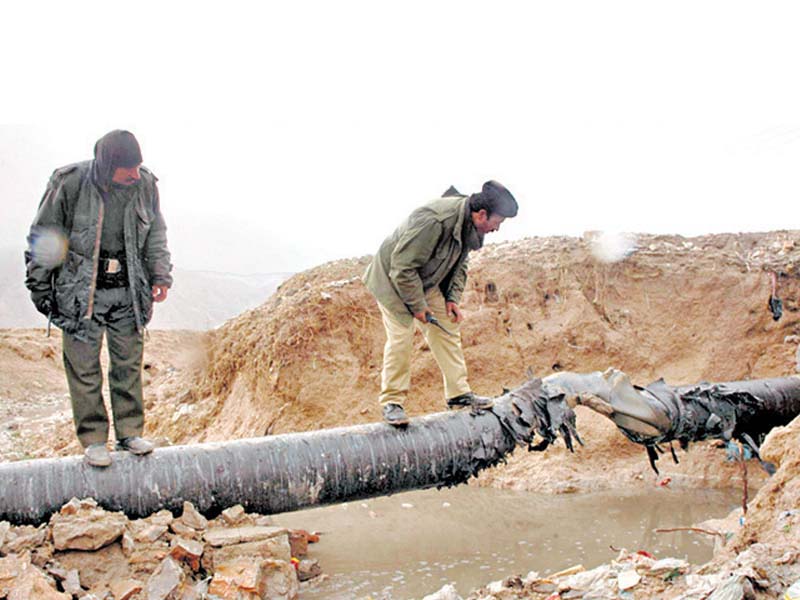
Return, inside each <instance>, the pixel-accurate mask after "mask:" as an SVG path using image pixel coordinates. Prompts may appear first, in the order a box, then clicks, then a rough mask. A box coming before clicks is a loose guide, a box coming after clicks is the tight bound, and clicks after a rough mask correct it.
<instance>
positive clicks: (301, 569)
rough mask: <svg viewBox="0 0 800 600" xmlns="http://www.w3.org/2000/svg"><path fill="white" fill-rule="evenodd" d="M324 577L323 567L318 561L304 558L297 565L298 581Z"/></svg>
mask: <svg viewBox="0 0 800 600" xmlns="http://www.w3.org/2000/svg"><path fill="white" fill-rule="evenodd" d="M320 575H322V567H320V566H319V561H318V560H317V559H308V558H304V559H303V560H301V561H300V563H299V564H298V565H297V579H299V580H300V581H308V580H309V579H314V578H315V577H319V576H320Z"/></svg>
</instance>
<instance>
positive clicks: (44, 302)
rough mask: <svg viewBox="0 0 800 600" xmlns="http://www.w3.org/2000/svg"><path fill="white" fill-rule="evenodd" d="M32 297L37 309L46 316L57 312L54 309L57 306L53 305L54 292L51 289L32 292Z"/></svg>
mask: <svg viewBox="0 0 800 600" xmlns="http://www.w3.org/2000/svg"><path fill="white" fill-rule="evenodd" d="M31 299H32V300H33V305H34V306H35V307H36V310H38V311H39V312H40V313H42V314H43V315H44V316H45V317H49V316H50V315H51V314H53V315H55V314H56V311H55V310H54V309H55V306H54V305H53V292H52V291H51V290H47V291H42V292H31Z"/></svg>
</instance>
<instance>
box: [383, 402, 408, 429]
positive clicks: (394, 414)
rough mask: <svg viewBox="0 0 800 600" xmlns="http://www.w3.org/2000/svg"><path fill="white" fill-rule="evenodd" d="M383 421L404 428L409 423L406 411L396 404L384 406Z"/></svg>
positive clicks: (391, 403)
mask: <svg viewBox="0 0 800 600" xmlns="http://www.w3.org/2000/svg"><path fill="white" fill-rule="evenodd" d="M383 420H384V421H386V422H387V423H388V424H389V425H394V426H395V427H404V426H406V425H408V422H409V419H408V415H407V414H406V411H405V409H404V408H403V407H402V406H400V405H399V404H395V403H394V402H390V403H389V404H384V405H383Z"/></svg>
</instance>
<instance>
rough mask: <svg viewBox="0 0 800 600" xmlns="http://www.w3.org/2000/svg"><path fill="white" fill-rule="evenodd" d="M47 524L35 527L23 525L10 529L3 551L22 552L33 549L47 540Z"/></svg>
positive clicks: (7, 552) (10, 552) (9, 552)
mask: <svg viewBox="0 0 800 600" xmlns="http://www.w3.org/2000/svg"><path fill="white" fill-rule="evenodd" d="M47 534H48V531H47V526H46V525H42V526H40V527H34V526H32V525H23V526H21V527H14V528H12V529H11V530H9V532H8V534H7V536H6V543H5V545H4V546H3V552H4V553H6V554H20V553H21V552H25V551H26V550H33V549H34V548H36V547H37V546H41V545H42V544H44V543H45V540H47Z"/></svg>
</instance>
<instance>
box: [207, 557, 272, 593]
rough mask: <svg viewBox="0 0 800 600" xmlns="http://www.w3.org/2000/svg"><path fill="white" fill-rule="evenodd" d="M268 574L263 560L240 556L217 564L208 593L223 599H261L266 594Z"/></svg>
mask: <svg viewBox="0 0 800 600" xmlns="http://www.w3.org/2000/svg"><path fill="white" fill-rule="evenodd" d="M265 588H266V574H265V573H264V569H263V568H262V562H259V561H254V560H252V559H247V558H245V557H238V558H235V559H233V560H231V561H229V562H226V563H222V564H219V565H217V568H216V571H215V572H214V577H213V578H212V579H211V584H210V585H209V586H208V593H209V595H211V596H218V597H219V598H221V599H222V600H260V599H261V598H269V596H266V595H265V594H264V591H265Z"/></svg>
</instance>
